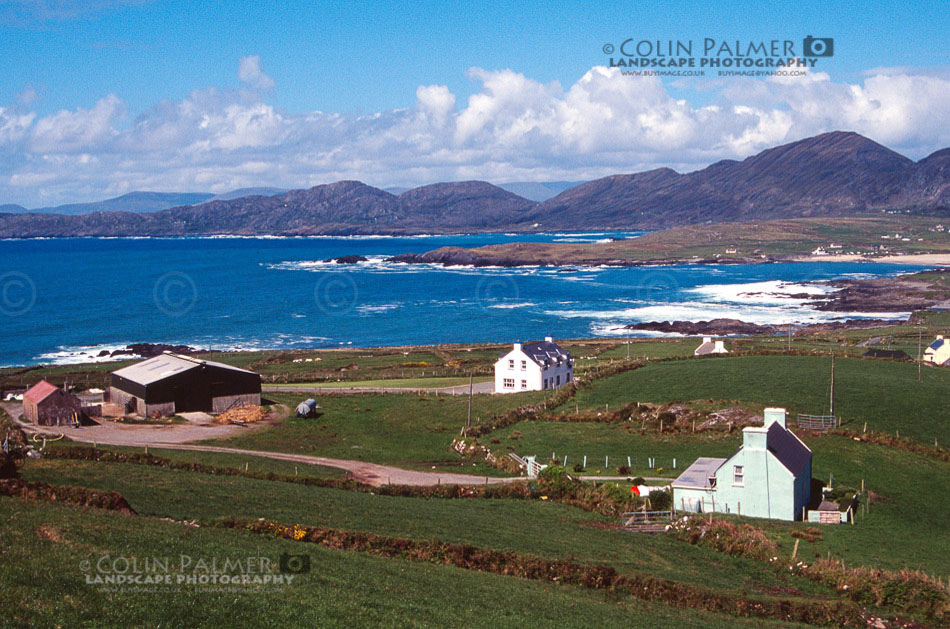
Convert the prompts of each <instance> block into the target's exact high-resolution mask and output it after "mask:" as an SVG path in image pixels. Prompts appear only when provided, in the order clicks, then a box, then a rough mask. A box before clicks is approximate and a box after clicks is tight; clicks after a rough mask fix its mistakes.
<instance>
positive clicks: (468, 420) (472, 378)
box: [465, 373, 475, 437]
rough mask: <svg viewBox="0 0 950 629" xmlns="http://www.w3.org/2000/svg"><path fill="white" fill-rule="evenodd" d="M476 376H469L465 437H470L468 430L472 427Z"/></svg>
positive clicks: (471, 374)
mask: <svg viewBox="0 0 950 629" xmlns="http://www.w3.org/2000/svg"><path fill="white" fill-rule="evenodd" d="M474 383H475V374H474V373H470V374H469V375H468V418H466V420H465V436H466V437H467V436H468V429H469V428H471V426H472V393H473V389H474V388H475V384H474Z"/></svg>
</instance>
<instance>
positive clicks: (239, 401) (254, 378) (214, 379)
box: [109, 352, 261, 417]
mask: <svg viewBox="0 0 950 629" xmlns="http://www.w3.org/2000/svg"><path fill="white" fill-rule="evenodd" d="M109 398H110V401H111V402H112V403H114V404H119V405H120V406H122V407H123V408H124V409H125V411H126V412H129V413H137V414H139V415H142V416H144V417H152V416H155V415H158V416H163V417H164V416H169V415H174V414H175V413H183V412H195V411H200V412H204V413H223V412H224V411H226V410H229V409H231V408H236V407H239V406H251V405H256V406H259V405H260V403H261V377H260V375H259V374H256V373H254V372H253V371H247V370H246V369H239V368H237V367H232V366H231V365H225V364H224V363H217V362H212V361H210V360H201V359H199V358H195V357H193V356H185V355H182V354H174V353H172V352H165V353H163V354H161V355H160V356H155V357H154V358H149V359H148V360H145V361H143V362H140V363H138V364H135V365H132V366H130V367H125V368H124V369H119V370H118V371H116V372H113V374H112V381H111V386H110V387H109Z"/></svg>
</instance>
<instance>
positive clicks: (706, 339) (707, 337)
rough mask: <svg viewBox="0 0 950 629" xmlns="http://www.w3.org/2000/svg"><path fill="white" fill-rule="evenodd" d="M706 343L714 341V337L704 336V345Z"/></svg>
mask: <svg viewBox="0 0 950 629" xmlns="http://www.w3.org/2000/svg"><path fill="white" fill-rule="evenodd" d="M706 343H712V337H710V336H704V337H703V345H705V344H706Z"/></svg>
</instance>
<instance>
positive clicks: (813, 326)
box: [623, 318, 903, 336]
mask: <svg viewBox="0 0 950 629" xmlns="http://www.w3.org/2000/svg"><path fill="white" fill-rule="evenodd" d="M895 323H903V322H898V321H894V320H889V319H847V320H845V321H829V322H826V323H810V324H806V325H796V324H782V325H760V324H757V323H750V322H748V321H742V320H740V319H722V318H720V319H711V320H709V321H650V322H646V323H631V324H629V325H625V326H623V329H625V330H631V331H642V332H663V333H666V334H681V335H683V336H700V335H704V336H732V335H738V336H752V335H758V334H786V333H788V332H789V331H793V332H795V333H801V332H828V331H833V330H866V329H871V328H880V327H885V326H890V325H895Z"/></svg>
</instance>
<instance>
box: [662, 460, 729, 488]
mask: <svg viewBox="0 0 950 629" xmlns="http://www.w3.org/2000/svg"><path fill="white" fill-rule="evenodd" d="M725 462H726V459H716V458H713V457H708V456H701V457H699V458H698V459H696V460H695V461H694V462H693V464H692V465H690V466H689V467H687V468H686V469H685V470H683V473H682V474H680V475H679V477H677V479H676V480H675V481H673V487H682V488H689V489H712V486H711V485H710V484H709V477H710V476H715V475H716V470H718V469H719V468H720V467H722V464H723V463H725Z"/></svg>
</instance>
